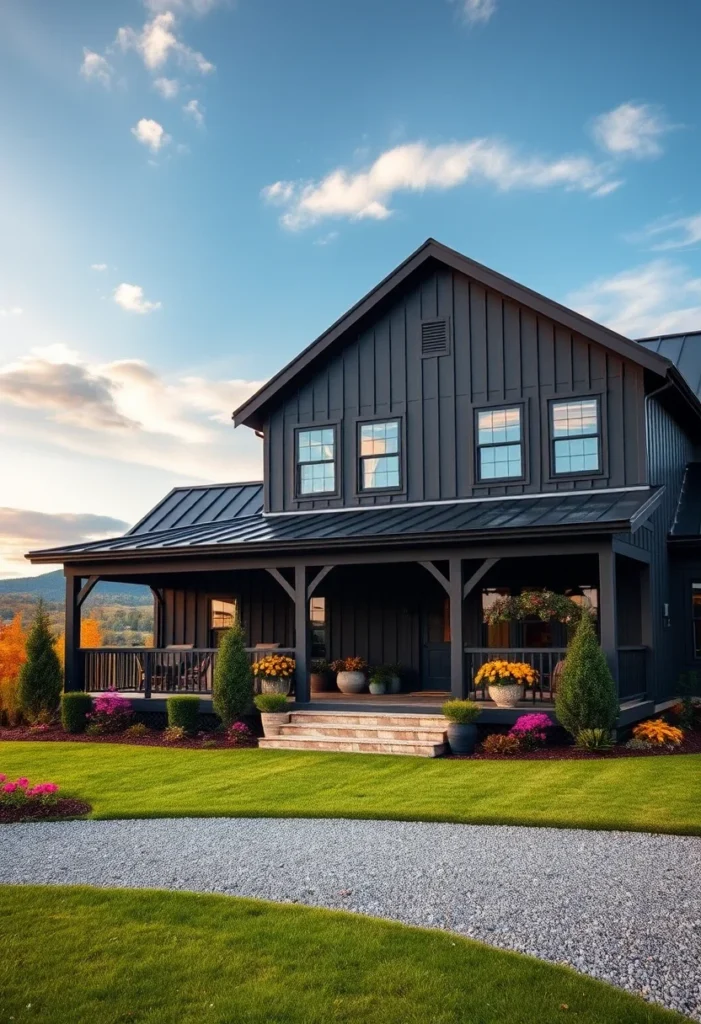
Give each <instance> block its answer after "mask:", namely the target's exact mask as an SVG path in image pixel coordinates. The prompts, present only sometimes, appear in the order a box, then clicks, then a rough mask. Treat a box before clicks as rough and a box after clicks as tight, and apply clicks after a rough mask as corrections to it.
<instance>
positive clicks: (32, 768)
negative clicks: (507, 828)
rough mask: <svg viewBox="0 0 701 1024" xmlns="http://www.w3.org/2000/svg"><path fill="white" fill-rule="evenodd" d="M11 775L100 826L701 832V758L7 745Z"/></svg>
mask: <svg viewBox="0 0 701 1024" xmlns="http://www.w3.org/2000/svg"><path fill="white" fill-rule="evenodd" d="M0 772H4V773H6V774H7V775H9V776H17V775H27V776H29V778H30V779H31V780H32V781H51V782H58V783H59V785H60V786H61V788H62V790H63V791H64V794H65V795H70V796H75V797H80V798H82V799H85V800H87V801H89V803H91V804H92V806H93V809H94V816H95V817H98V818H137V817H168V816H183V815H193V816H201V815H208V816H212V815H219V816H229V817H231V816H244V817H254V816H263V815H270V816H275V817H344V818H395V819H404V820H424V821H458V822H473V823H474V822H477V823H494V824H519V825H553V826H572V827H577V828H602V829H611V828H621V829H635V830H645V831H654V832H675V833H689V834H694V835H701V755H698V754H690V755H679V756H675V757H640V758H620V759H615V760H601V761H450V760H425V759H422V758H409V757H385V756H380V755H374V754H368V755H362V754H327V753H322V752H309V753H307V752H299V751H278V750H178V749H173V748H163V747H138V746H126V745H118V744H97V743H96V744H88V743H85V744H83V743H42V742H36V743H33V742H27V743H23V742H4V743H0Z"/></svg>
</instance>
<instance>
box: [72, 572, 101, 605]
mask: <svg viewBox="0 0 701 1024" xmlns="http://www.w3.org/2000/svg"><path fill="white" fill-rule="evenodd" d="M99 582H100V577H99V576H89V577H88V580H87V582H86V583H85V584H83V586H82V587H81V588H80V590H79V591H78V596H77V598H76V602H77V604H78V607H79V608H80V607H81V606H82V604H83V601H84V600H85V598H86V597H89V596H90V594H91V593H92V591H93V590H94V589H95V586H96V584H98V583H99Z"/></svg>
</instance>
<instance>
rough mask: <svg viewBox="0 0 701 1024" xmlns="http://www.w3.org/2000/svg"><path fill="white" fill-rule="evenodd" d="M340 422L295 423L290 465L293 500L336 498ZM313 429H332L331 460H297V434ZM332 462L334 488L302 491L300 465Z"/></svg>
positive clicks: (339, 468)
mask: <svg viewBox="0 0 701 1024" xmlns="http://www.w3.org/2000/svg"><path fill="white" fill-rule="evenodd" d="M339 428H340V424H339V422H338V420H332V421H330V422H329V421H327V422H324V423H319V422H314V423H297V424H295V427H294V430H293V431H292V466H293V472H294V500H295V501H296V502H304V501H327V500H328V499H329V498H338V497H339V495H340V493H341V459H340V435H341V431H340V429H339ZM314 430H332V431H333V460H331V459H324V460H323V461H322V462H300V461H299V435H300V434H302V433H310V432H312V431H314ZM330 463H333V467H334V488H333V490H332V491H310V492H309V493H305V492H303V491H302V487H301V484H302V466H314V465H316V466H325V465H329V464H330Z"/></svg>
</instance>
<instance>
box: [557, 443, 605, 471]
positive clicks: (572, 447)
mask: <svg viewBox="0 0 701 1024" xmlns="http://www.w3.org/2000/svg"><path fill="white" fill-rule="evenodd" d="M598 468H599V446H598V442H597V439H596V438H595V437H591V438H582V439H578V440H575V439H572V440H568V441H556V442H555V472H556V473H585V472H596V470H598Z"/></svg>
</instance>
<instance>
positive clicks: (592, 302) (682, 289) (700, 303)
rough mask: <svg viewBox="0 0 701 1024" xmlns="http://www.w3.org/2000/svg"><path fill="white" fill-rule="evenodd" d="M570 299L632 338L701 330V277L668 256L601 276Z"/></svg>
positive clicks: (584, 311) (571, 303)
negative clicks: (693, 274) (607, 275)
mask: <svg viewBox="0 0 701 1024" xmlns="http://www.w3.org/2000/svg"><path fill="white" fill-rule="evenodd" d="M565 301H566V303H567V305H568V306H571V307H572V308H573V309H577V310H579V312H580V313H583V314H584V315H585V316H588V317H590V319H592V320H596V321H597V322H598V323H603V324H606V325H607V326H608V327H611V328H612V329H613V330H614V331H618V333H619V334H623V335H626V336H627V337H629V338H646V337H651V336H653V335H657V334H674V333H675V332H677V331H693V330H699V329H701V278H698V277H696V278H695V277H692V276H691V274H690V273H689V270H688V268H687V267H684V266H682V265H680V264H677V263H673V262H672V261H670V260H667V259H656V260H652V261H651V262H649V263H645V264H643V265H642V266H639V267H633V268H632V269H630V270H624V271H621V272H620V273H618V274H614V275H612V276H611V277H606V278H599V279H598V280H596V281H592V282H591V283H590V284H588V285H587V286H586V287H584V288H582V289H580V290H579V291H576V292H573V293H572V294H571V295H569V296H567V298H566V300H565Z"/></svg>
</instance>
